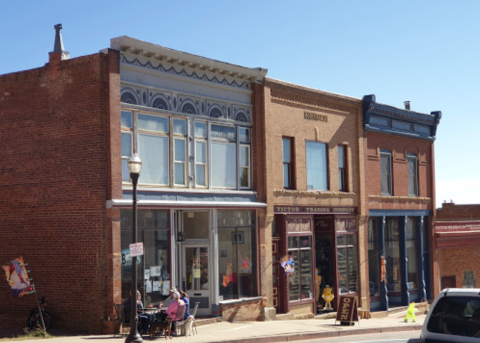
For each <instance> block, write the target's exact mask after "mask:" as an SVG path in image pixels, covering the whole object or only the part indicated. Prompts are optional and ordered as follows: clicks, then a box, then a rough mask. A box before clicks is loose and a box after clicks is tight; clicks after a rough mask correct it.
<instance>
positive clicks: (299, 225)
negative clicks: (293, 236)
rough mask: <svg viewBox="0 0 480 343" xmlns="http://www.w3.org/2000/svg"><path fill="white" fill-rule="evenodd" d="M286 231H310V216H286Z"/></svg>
mask: <svg viewBox="0 0 480 343" xmlns="http://www.w3.org/2000/svg"><path fill="white" fill-rule="evenodd" d="M286 222H287V232H310V231H312V217H311V216H308V217H302V216H288V217H287V221H286Z"/></svg>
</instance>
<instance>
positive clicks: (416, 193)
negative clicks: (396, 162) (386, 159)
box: [407, 152, 419, 197]
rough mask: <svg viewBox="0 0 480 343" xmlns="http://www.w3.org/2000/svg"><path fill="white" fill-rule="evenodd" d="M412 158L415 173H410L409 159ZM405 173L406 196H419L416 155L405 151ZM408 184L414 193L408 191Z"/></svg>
mask: <svg viewBox="0 0 480 343" xmlns="http://www.w3.org/2000/svg"><path fill="white" fill-rule="evenodd" d="M411 160H413V163H414V168H413V170H414V171H415V174H414V175H412V174H410V168H409V165H410V161H411ZM407 173H408V196H409V197H418V196H419V187H418V174H419V173H418V157H417V155H415V154H414V153H410V152H409V153H407ZM412 177H413V185H411V183H410V182H411V178H412ZM410 186H412V187H413V188H414V193H410Z"/></svg>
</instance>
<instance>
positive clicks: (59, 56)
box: [49, 24, 70, 62]
mask: <svg viewBox="0 0 480 343" xmlns="http://www.w3.org/2000/svg"><path fill="white" fill-rule="evenodd" d="M54 28H55V46H54V47H53V51H52V52H51V53H49V55H50V62H52V60H55V61H63V60H68V59H70V53H69V52H68V51H65V49H64V48H63V40H62V33H61V32H60V31H61V30H62V24H57V25H55V26H54Z"/></svg>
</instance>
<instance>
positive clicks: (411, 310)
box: [404, 301, 417, 323]
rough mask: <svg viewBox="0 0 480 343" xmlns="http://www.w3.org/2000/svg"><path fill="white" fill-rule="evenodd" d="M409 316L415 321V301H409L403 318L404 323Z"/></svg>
mask: <svg viewBox="0 0 480 343" xmlns="http://www.w3.org/2000/svg"><path fill="white" fill-rule="evenodd" d="M410 317H412V319H413V322H414V323H416V322H417V318H415V303H414V302H413V301H412V302H411V303H410V306H408V309H407V316H406V317H405V319H404V321H405V323H407V322H408V320H409V319H410Z"/></svg>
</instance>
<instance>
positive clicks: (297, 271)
mask: <svg viewBox="0 0 480 343" xmlns="http://www.w3.org/2000/svg"><path fill="white" fill-rule="evenodd" d="M302 237H308V238H309V243H310V246H309V247H302V246H301V239H302ZM290 238H293V239H295V238H297V239H298V243H299V245H298V247H293V248H290V247H289V241H290ZM313 238H314V237H313V234H312V232H302V233H298V234H288V235H287V254H288V253H290V252H292V256H293V253H294V252H297V257H298V260H295V259H294V262H295V267H294V268H295V277H298V282H299V285H298V286H299V294H300V298H299V299H294V300H292V299H291V298H290V282H289V283H288V301H289V302H301V301H312V300H314V299H315V298H314V287H315V285H314V283H315V281H314V280H315V276H314V263H313V261H314V249H313V245H314V241H313ZM302 251H309V252H310V268H311V270H310V271H311V272H310V275H309V277H310V281H311V282H310V289H311V292H310V293H311V297H308V298H302V285H303V283H302V276H303V275H304V274H306V273H302V265H303V263H302V261H301V258H302V257H301V256H302V255H301V253H302ZM290 277H292V276H290Z"/></svg>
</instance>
